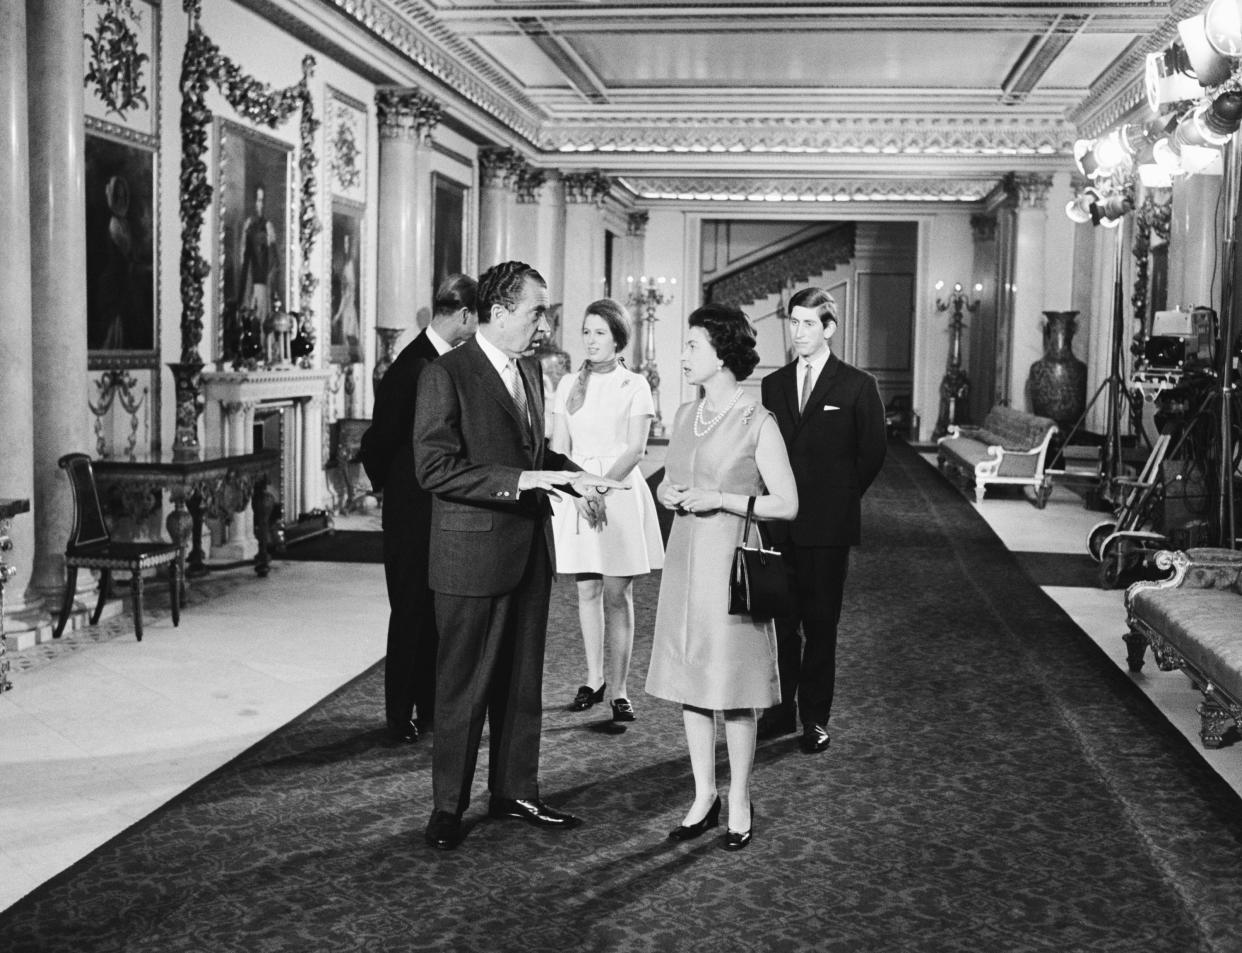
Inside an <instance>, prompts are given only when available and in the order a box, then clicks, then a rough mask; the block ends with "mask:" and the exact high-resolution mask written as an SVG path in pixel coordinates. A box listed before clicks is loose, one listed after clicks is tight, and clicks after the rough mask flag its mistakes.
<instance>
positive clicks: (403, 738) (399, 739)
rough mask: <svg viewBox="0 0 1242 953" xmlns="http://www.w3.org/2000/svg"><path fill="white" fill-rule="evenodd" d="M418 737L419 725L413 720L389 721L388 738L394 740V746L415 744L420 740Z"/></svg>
mask: <svg viewBox="0 0 1242 953" xmlns="http://www.w3.org/2000/svg"><path fill="white" fill-rule="evenodd" d="M418 735H419V731H418V725H417V724H415V723H414V719H413V718H405V719H402V720H394V719H389V721H388V737H389V738H391V739H392V741H393V743H394V744H402V745H410V744H413V743H414V742H416V741H417V740H418Z"/></svg>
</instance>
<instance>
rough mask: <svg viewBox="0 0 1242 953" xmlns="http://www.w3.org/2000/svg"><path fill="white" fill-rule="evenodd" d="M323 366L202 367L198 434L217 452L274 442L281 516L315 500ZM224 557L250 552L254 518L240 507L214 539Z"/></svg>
mask: <svg viewBox="0 0 1242 953" xmlns="http://www.w3.org/2000/svg"><path fill="white" fill-rule="evenodd" d="M330 376H331V372H330V371H328V370H307V369H303V368H297V367H285V368H272V369H263V368H259V369H255V370H240V371H205V372H204V373H203V395H204V397H205V399H206V402H207V406H206V407H205V408H204V415H203V417H204V428H203V429H204V438H205V444H206V447H207V448H208V450H210V451H212V452H218V453H224V454H241V453H253V452H254V451H255V450H263V449H273V448H276V449H279V450H280V458H281V478H280V486H279V496H280V501H281V505H282V508H283V510H284V515H285V520H286V521H287V522H290V523H291V522H293V521H294V520H295V519H296V518H297V517H298V516H300V515H302V514H305V513H308V512H310V511H313V510H318V509H320V508H321V506H322V502H323V497H324V491H325V484H324V476H323V458H322V450H321V448H322V439H323V438H322V433H321V430H322V427H323V401H324V394H325V391H326V387H327V382H328V378H329V377H330ZM221 544H222V546H223V548H224V552H220V548H221V547H220V545H217V552H218V553H219V554H220V555H221V556H222V557H225V558H230V557H231V558H235V559H248V558H250V557H251V556H253V555H254V554H255V551H256V549H257V542H256V540H255V538H254V523H253V519H251V518H250V512H249V511H247V512H246V513H245V514H243V515H242V518H241V519H240V520H239V521H238V522H237V524H236V526H235V530H234V532H233V533H232V534H231V538H229V539H228V540H222V541H221Z"/></svg>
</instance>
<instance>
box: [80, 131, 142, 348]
mask: <svg viewBox="0 0 1242 953" xmlns="http://www.w3.org/2000/svg"><path fill="white" fill-rule="evenodd" d="M155 168H156V162H155V152H154V151H153V150H152V149H151V148H149V147H148V146H146V145H143V144H140V143H137V142H126V141H122V140H120V139H113V138H110V137H108V136H106V135H102V134H98V133H96V132H88V133H87V136H86V146H85V172H86V175H85V186H86V341H87V350H88V352H89V354H90V360H91V364H92V366H103V365H107V366H116V365H118V364H120V365H130V366H143V365H150V366H155V365H156V364H158V353H157V346H156V331H155V320H156V307H155V301H156V276H155V250H156V216H155V214H154V209H153V197H154V194H155Z"/></svg>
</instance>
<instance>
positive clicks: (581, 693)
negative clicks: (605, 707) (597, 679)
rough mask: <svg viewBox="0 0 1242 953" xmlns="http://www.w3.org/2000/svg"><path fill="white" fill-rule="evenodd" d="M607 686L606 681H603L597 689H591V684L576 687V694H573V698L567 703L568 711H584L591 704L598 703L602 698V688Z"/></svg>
mask: <svg viewBox="0 0 1242 953" xmlns="http://www.w3.org/2000/svg"><path fill="white" fill-rule="evenodd" d="M607 687H608V683H607V682H604V684H603V685H601V686H600V687H599V688H598V689H596V690H595V691H591V686H589V685H583V686H582V687H581V688H579V689H578V694H577V695H575V696H574V700H573V701H571V702H570V703H569V710H570V711H586V710H587V709H588V708H590V707H591V706H592V705H598V704H599V703H600V702H602V701H603V700H604V689H605V688H607Z"/></svg>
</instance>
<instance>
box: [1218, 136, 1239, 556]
mask: <svg viewBox="0 0 1242 953" xmlns="http://www.w3.org/2000/svg"><path fill="white" fill-rule="evenodd" d="M1227 159H1228V161H1227V162H1226V163H1225V169H1226V175H1225V200H1226V206H1225V207H1226V208H1228V209H1230V210H1231V213H1232V214H1230V215H1229V216H1227V217H1226V219H1225V254H1224V259H1225V273H1224V282H1223V287H1222V289H1221V291H1222V294H1221V297H1222V301H1221V309H1220V338H1219V342H1220V343H1219V345H1218V346H1219V349H1220V373H1219V378H1220V394H1219V400H1218V402H1217V409H1218V416H1219V418H1220V420H1219V424H1220V430H1219V443H1220V446H1219V448H1218V452H1219V454H1220V459H1219V461H1218V466H1217V504H1216V526H1217V533H1218V541H1219V543H1220V545H1221V546H1222V547H1224V548H1225V549H1236V548H1237V541H1238V531H1237V525H1238V524H1237V515H1238V514H1237V512H1236V507H1235V501H1234V469H1235V463H1234V440H1235V438H1236V435H1235V434H1234V429H1233V427H1234V425H1233V390H1234V386H1235V381H1234V367H1233V358H1234V353H1233V348H1234V342H1235V341H1236V340H1237V337H1238V330H1239V329H1238V326H1237V314H1236V313H1235V312H1236V310H1237V300H1236V296H1235V294H1234V282H1235V280H1236V278H1237V267H1238V241H1237V232H1238V222H1237V216H1238V194H1239V188H1238V175H1239V170H1238V153H1237V146H1236V144H1234V143H1233V142H1231V143H1230V146H1229V153H1228V156H1227Z"/></svg>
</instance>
